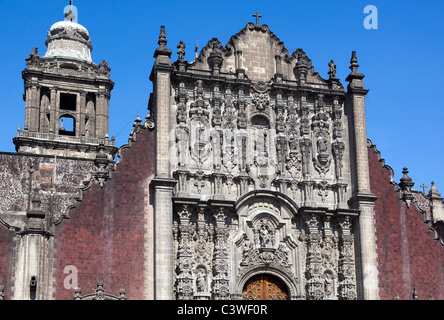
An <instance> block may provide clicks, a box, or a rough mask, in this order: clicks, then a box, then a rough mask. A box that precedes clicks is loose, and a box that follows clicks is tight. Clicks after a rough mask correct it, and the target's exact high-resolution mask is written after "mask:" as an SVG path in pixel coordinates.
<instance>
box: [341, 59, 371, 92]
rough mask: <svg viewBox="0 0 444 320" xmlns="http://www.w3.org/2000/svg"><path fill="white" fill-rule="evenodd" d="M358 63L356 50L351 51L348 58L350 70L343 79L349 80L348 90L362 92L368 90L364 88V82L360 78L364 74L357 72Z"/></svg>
mask: <svg viewBox="0 0 444 320" xmlns="http://www.w3.org/2000/svg"><path fill="white" fill-rule="evenodd" d="M358 68H359V64H358V58H357V57H356V51H353V52H352V56H351V59H350V70H351V73H350V74H349V75H348V76H347V78H346V79H345V81H347V82H349V84H348V90H349V91H353V90H354V91H360V92H362V93H364V94H366V93H367V92H368V90H365V89H364V82H363V81H362V79H364V78H365V75H364V74H362V73H360V72H358Z"/></svg>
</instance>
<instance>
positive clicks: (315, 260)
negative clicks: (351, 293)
mask: <svg viewBox="0 0 444 320" xmlns="http://www.w3.org/2000/svg"><path fill="white" fill-rule="evenodd" d="M303 219H304V222H305V226H306V230H307V239H306V241H307V284H306V290H307V292H306V294H307V298H308V299H309V300H322V299H323V298H324V285H323V281H322V278H321V276H322V254H321V240H322V234H321V233H320V230H319V216H318V214H317V213H315V212H312V211H311V212H310V211H309V212H307V213H305V214H304V215H303Z"/></svg>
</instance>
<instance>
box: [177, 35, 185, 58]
mask: <svg viewBox="0 0 444 320" xmlns="http://www.w3.org/2000/svg"><path fill="white" fill-rule="evenodd" d="M177 49H179V50H178V51H177V55H178V58H177V60H179V61H183V60H185V43H183V41H182V40H180V42H179V44H178V45H177Z"/></svg>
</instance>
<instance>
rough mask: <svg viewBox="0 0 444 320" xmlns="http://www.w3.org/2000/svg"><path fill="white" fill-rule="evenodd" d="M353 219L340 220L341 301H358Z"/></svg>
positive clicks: (347, 217) (342, 218)
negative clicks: (352, 229)
mask: <svg viewBox="0 0 444 320" xmlns="http://www.w3.org/2000/svg"><path fill="white" fill-rule="evenodd" d="M351 222H352V221H351V217H350V216H344V217H340V218H339V226H340V239H339V241H340V243H339V265H338V269H339V277H338V278H339V299H341V300H356V299H357V294H356V277H355V258H354V257H355V255H354V252H355V251H354V236H353V234H352V232H351V226H352V223H351Z"/></svg>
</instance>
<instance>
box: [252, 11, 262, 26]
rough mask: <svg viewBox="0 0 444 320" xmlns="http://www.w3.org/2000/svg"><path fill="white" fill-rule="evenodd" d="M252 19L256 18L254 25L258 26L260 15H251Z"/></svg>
mask: <svg viewBox="0 0 444 320" xmlns="http://www.w3.org/2000/svg"><path fill="white" fill-rule="evenodd" d="M253 17H256V25H258V24H259V18H262V15H260V14H259V13H257V12H256V14H253Z"/></svg>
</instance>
